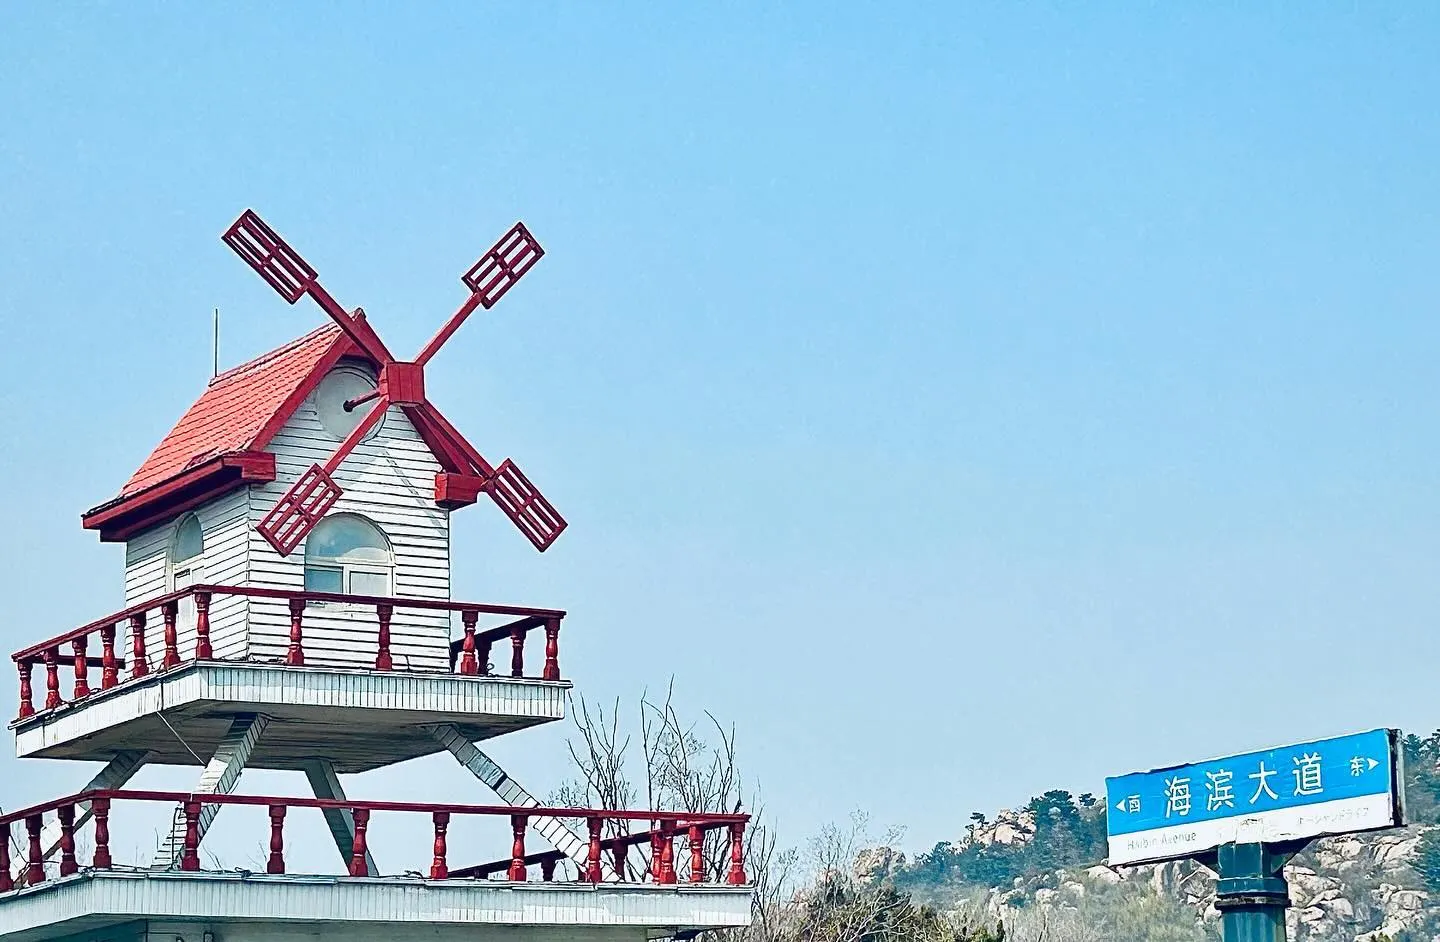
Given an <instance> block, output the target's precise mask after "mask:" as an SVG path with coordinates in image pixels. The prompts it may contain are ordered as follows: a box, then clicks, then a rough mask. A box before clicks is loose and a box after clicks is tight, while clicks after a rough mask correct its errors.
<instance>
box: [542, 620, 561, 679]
mask: <svg viewBox="0 0 1440 942" xmlns="http://www.w3.org/2000/svg"><path fill="white" fill-rule="evenodd" d="M540 678H541V679H542V680H559V679H560V619H558V618H549V619H546V621H545V671H544V673H543V674H541V675H540Z"/></svg>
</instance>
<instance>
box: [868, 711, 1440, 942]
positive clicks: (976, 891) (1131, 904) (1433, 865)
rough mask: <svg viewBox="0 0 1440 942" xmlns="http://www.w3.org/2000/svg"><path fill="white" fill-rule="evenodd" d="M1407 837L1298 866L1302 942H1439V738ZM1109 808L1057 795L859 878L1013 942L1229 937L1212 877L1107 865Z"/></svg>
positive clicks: (1347, 842)
mask: <svg viewBox="0 0 1440 942" xmlns="http://www.w3.org/2000/svg"><path fill="white" fill-rule="evenodd" d="M1405 751H1406V772H1407V776H1406V777H1407V782H1406V796H1407V805H1408V809H1409V820H1410V821H1411V822H1412V823H1411V824H1410V826H1408V827H1405V828H1401V829H1397V830H1393V831H1385V832H1377V833H1371V834H1361V835H1346V836H1340V837H1334V838H1327V839H1324V840H1319V841H1316V842H1315V843H1314V844H1312V845H1311V846H1310V848H1309V849H1308V850H1307V851H1305V852H1304V853H1303V854H1301V855H1299V856H1297V857H1296V858H1295V860H1294V861H1293V862H1292V864H1291V865H1290V866H1289V867H1288V868H1287V870H1286V874H1287V877H1288V879H1289V883H1290V894H1291V904H1292V905H1291V908H1290V910H1289V911H1288V913H1287V920H1288V922H1289V937H1290V939H1291V940H1292V942H1420V940H1425V942H1440V732H1437V733H1436V734H1434V735H1432V736H1430V737H1429V738H1426V739H1421V738H1419V737H1415V736H1411V737H1409V738H1408V739H1407V740H1406V743H1405ZM1104 815H1105V809H1104V802H1101V801H1097V800H1096V799H1095V798H1093V797H1092V796H1090V795H1088V794H1087V795H1081V796H1079V798H1078V799H1077V798H1072V796H1071V795H1070V794H1069V793H1068V792H1063V791H1051V792H1046V793H1045V794H1044V795H1041V796H1039V797H1037V798H1034V799H1032V800H1031V801H1030V802H1029V804H1028V805H1027V806H1026V807H1024V808H1022V809H1019V810H1013V811H1001V812H999V813H998V814H996V815H995V816H994V818H993V819H991V818H988V817H987V816H985V815H981V814H975V815H972V816H971V822H970V824H969V825H968V826H967V827H966V828H965V833H964V834H963V835H962V836H960V837H959V838H957V839H956V840H954V841H946V842H941V843H939V844H937V845H935V847H934V848H933V849H932V850H931V851H929V852H927V853H924V854H921V855H919V856H917V857H916V858H914V859H907V858H906V856H905V855H904V854H902V853H899V852H898V851H895V850H894V849H892V848H889V847H883V846H882V847H875V848H871V849H868V850H865V851H863V852H861V853H860V854H859V855H858V856H857V858H856V860H855V876H856V877H857V878H859V879H860V881H861V882H863V883H867V884H871V885H875V884H882V883H883V884H889V885H893V886H894V887H896V888H897V889H900V890H904V891H906V892H908V893H909V894H910V895H911V896H912V897H914V898H915V899H916V900H917V901H920V902H924V903H928V904H930V905H932V906H934V907H935V908H937V909H939V910H941V911H949V912H956V913H959V914H962V915H964V916H965V917H966V918H968V919H970V920H971V921H972V922H986V923H991V924H993V923H994V922H996V921H999V922H1003V923H1004V924H1005V925H1006V927H1007V936H1008V937H1009V938H1012V939H1020V940H1026V939H1042V938H1043V939H1048V940H1051V942H1091V940H1095V942H1099V940H1101V939H1103V940H1106V942H1132V940H1133V942H1142V940H1143V942H1202V940H1214V939H1218V938H1219V913H1218V912H1217V911H1216V909H1215V906H1214V901H1215V877H1214V875H1213V874H1212V873H1211V872H1210V871H1208V870H1207V869H1205V868H1204V867H1200V866H1198V865H1196V864H1194V863H1190V862H1188V861H1180V862H1171V863H1165V864H1156V865H1148V866H1140V867H1125V868H1118V869H1111V868H1110V867H1108V866H1106V865H1105V862H1104V853H1105V844H1104V835H1105V821H1104Z"/></svg>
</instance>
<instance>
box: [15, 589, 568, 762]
mask: <svg viewBox="0 0 1440 942" xmlns="http://www.w3.org/2000/svg"><path fill="white" fill-rule="evenodd" d="M226 593H229V594H237V595H259V596H262V597H266V598H277V597H278V598H281V599H284V600H286V601H287V602H289V603H290V608H291V612H292V616H293V621H294V624H293V629H292V632H291V650H290V652H289V654H288V655H287V657H286V658H285V659H284V661H282V662H281V663H257V662H254V661H248V660H217V659H215V658H214V657H213V654H212V652H211V651H210V650H209V645H208V641H207V638H206V632H207V629H208V626H207V624H206V620H205V618H204V613H205V612H206V611H207V610H208V607H209V602H210V600H211V599H212V598H213V597H214V596H216V595H220V594H226ZM186 596H192V597H194V598H195V600H196V602H197V605H196V608H197V609H198V610H199V612H200V613H201V617H200V618H198V619H197V620H196V622H195V624H194V625H193V626H192V627H191V628H190V629H189V631H188V632H187V631H185V630H182V629H180V628H179V627H177V625H176V614H175V613H176V611H177V608H178V604H179V601H180V600H181V599H182V598H185V597H186ZM336 600H343V601H344V602H345V603H346V604H348V605H350V606H352V607H353V606H373V607H374V609H375V611H376V616H377V617H376V623H375V635H374V637H375V641H374V645H375V647H374V652H375V653H374V659H375V665H376V666H375V667H374V668H371V669H358V670H357V669H348V668H326V667H310V666H306V663H305V649H304V633H303V623H304V612H305V607H306V605H307V604H309V603H311V602H316V601H319V602H333V601H336ZM407 606H415V607H425V608H438V609H444V610H449V611H455V612H458V613H460V616H461V620H462V622H463V623H464V626H465V628H464V635H463V636H462V637H461V638H459V639H457V640H456V641H455V642H453V643H452V652H451V668H450V670H449V671H416V670H405V669H397V668H396V666H395V665H394V664H393V663H392V659H391V657H390V655H389V652H388V649H387V644H388V640H387V637H386V625H387V623H388V619H389V616H390V614H391V613H393V612H394V611H395V610H396V609H401V608H404V607H407ZM147 611H158V612H159V613H160V615H161V618H162V619H163V620H164V623H165V625H166V629H165V633H164V638H165V642H164V645H163V649H162V650H161V651H160V652H157V653H158V657H155V658H154V659H153V660H154V661H155V662H156V663H154V664H152V663H151V660H152V658H151V656H150V655H149V653H148V652H147V651H146V650H145V648H144V643H143V638H144V625H145V622H146V617H145V616H146V613H147ZM563 617H564V613H563V612H558V611H554V610H548V609H527V608H516V607H513V606H495V605H483V604H480V603H469V602H434V601H421V600H413V599H403V598H378V597H377V598H371V597H360V596H333V595H329V594H326V593H315V592H277V591H275V590H268V589H249V588H244V587H224V586H195V587H192V588H190V589H186V590H184V591H182V592H177V593H173V594H172V595H169V596H165V597H163V598H160V599H156V600H155V601H153V602H150V603H146V605H144V606H136V607H134V608H131V609H127V610H125V611H122V612H116V613H114V614H112V615H108V616H106V617H105V618H103V619H100V620H98V621H95V622H92V623H90V624H89V625H85V626H82V627H80V628H77V629H75V630H74V631H71V632H68V633H66V634H64V635H61V636H59V637H57V638H52V639H50V640H49V641H46V642H42V643H41V644H39V645H34V646H32V647H30V648H26V649H25V650H22V651H19V652H17V653H16V654H14V655H13V656H12V657H13V660H14V661H15V663H16V665H17V667H18V669H19V672H20V709H19V716H18V717H17V719H16V720H15V721H14V722H12V723H11V727H12V728H13V729H14V731H15V740H16V753H17V755H19V756H20V757H38V758H53V759H77V760H86V761H100V762H103V761H108V760H109V759H111V758H113V757H114V756H115V755H116V754H117V753H119V752H122V751H127V750H148V751H149V753H150V758H149V761H152V762H158V763H162V764H178V765H199V764H204V760H205V759H207V758H208V757H209V756H210V755H212V754H213V753H214V750H215V748H216V746H217V745H218V744H219V742H220V740H221V738H222V737H223V736H224V735H225V733H226V731H227V730H228V729H229V727H230V723H231V721H232V720H233V718H234V717H235V716H237V715H242V714H263V715H265V716H267V717H269V719H270V722H269V726H268V728H267V730H266V734H265V736H264V737H263V738H262V739H261V740H259V741H258V742H257V743H256V746H255V751H254V753H253V754H252V755H251V757H250V759H249V761H248V763H247V764H248V765H249V766H250V767H253V768H270V769H299V768H303V767H304V762H305V761H306V760H309V759H313V758H314V757H315V756H316V755H323V756H326V757H327V758H330V759H331V760H332V761H333V762H334V764H335V770H336V771H337V772H339V773H341V774H348V773H354V772H363V771H367V770H369V769H373V768H377V767H379V766H383V765H387V764H390V763H394V762H401V761H404V760H406V759H412V758H416V757H418V756H423V755H428V754H430V753H433V752H436V751H439V749H440V748H441V747H440V745H439V744H438V743H437V742H436V741H435V740H433V739H432V738H430V737H427V736H417V735H416V734H415V733H416V729H417V728H418V727H424V726H429V725H435V726H439V725H447V724H453V725H455V726H456V727H458V728H459V730H460V731H461V733H462V734H463V735H464V736H466V737H467V738H469V739H470V741H471V742H479V741H482V740H485V739H490V738H493V737H495V736H498V735H502V734H504V733H509V732H514V731H516V730H520V729H525V728H527V727H530V726H535V725H538V724H541V723H547V722H553V721H555V720H559V719H563V718H564V716H565V695H566V691H567V690H568V689H569V688H570V686H571V685H570V683H569V682H568V681H565V680H561V679H560V670H559V662H558V655H559V642H558V635H559V626H560V622H561V619H562V618H563ZM487 619H488V620H491V621H496V620H498V621H500V622H501V623H500V624H498V625H495V626H493V627H486V626H484V625H482V620H487ZM126 623H128V624H130V625H131V626H132V627H136V630H134V631H132V632H131V635H130V639H129V644H128V646H125V647H124V648H123V649H120V650H117V647H119V645H117V640H120V641H122V642H123V637H122V636H120V635H119V634H118V631H119V629H120V627H121V626H122V625H125V624H126ZM137 626H138V627H137ZM536 628H542V629H543V633H542V632H535V631H534V629H536ZM532 634H535V635H540V634H543V637H544V642H545V650H544V655H545V656H544V659H543V666H542V667H541V669H540V670H539V671H538V672H535V673H536V675H537V676H526V673H527V671H526V659H525V653H526V642H527V639H528V638H529V637H531V635H532ZM96 636H98V637H99V640H100V644H99V645H93V644H91V643H90V642H91V640H92V639H93V638H95V637H96ZM137 639H138V640H137ZM502 640H508V641H509V642H510V645H509V647H510V665H509V667H510V670H509V672H508V673H507V674H505V675H500V674H497V673H495V672H493V670H492V667H491V665H490V650H491V647H492V645H493V644H494V643H495V642H497V641H502ZM97 647H98V648H99V649H100V650H101V651H102V653H101V656H100V657H99V658H98V659H97V658H93V657H91V656H90V654H89V652H91V651H94V650H96V648H97ZM67 648H68V649H69V650H68V651H66V655H67V656H66V657H65V658H64V659H63V660H62V658H61V652H62V651H63V650H65V649H67ZM71 652H73V656H70V654H71ZM181 652H185V655H187V656H183V657H182V653H181ZM37 666H40V667H43V669H44V683H45V694H44V698H43V700H41V701H40V702H39V703H38V704H37V703H36V699H37V698H36V697H35V695H34V692H33V686H32V680H31V677H32V674H33V671H34V668H35V667H37ZM96 668H98V670H99V677H98V678H94V675H93V674H92V670H94V669H96ZM62 674H66V675H73V677H65V678H63V681H69V683H64V682H63V681H62ZM92 679H98V684H97V686H94V687H92V686H91V683H90V682H91V680H92ZM62 687H63V688H66V689H63V690H62Z"/></svg>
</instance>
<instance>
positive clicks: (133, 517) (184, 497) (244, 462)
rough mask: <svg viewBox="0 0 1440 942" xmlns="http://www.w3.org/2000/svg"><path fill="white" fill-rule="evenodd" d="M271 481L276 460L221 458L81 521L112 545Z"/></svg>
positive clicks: (261, 454) (248, 455) (258, 454)
mask: <svg viewBox="0 0 1440 942" xmlns="http://www.w3.org/2000/svg"><path fill="white" fill-rule="evenodd" d="M273 480H275V456H274V455H272V454H270V453H269V452H265V451H243V452H237V453H234V454H229V455H220V456H219V457H216V458H212V459H211V460H209V461H207V462H205V463H204V464H201V465H197V466H196V467H194V468H191V469H190V470H189V471H186V472H184V473H183V474H179V475H177V476H175V477H172V478H170V479H169V480H168V481H163V482H161V483H160V484H156V485H154V486H153V487H148V488H146V489H145V490H143V491H140V492H138V493H136V494H132V495H130V496H129V497H122V498H120V499H118V500H113V501H111V502H110V503H108V504H102V505H100V506H99V507H96V508H95V509H94V510H90V511H87V512H86V513H84V514H83V515H81V517H80V525H81V526H83V527H84V528H85V529H87V530H99V531H100V541H101V542H103V543H115V542H121V541H124V540H128V539H130V537H132V536H134V535H135V534H137V533H139V532H140V531H142V530H146V529H149V528H150V527H153V526H157V525H159V524H162V523H164V522H166V521H167V520H171V519H174V518H175V517H177V516H179V515H180V514H182V513H184V512H185V511H187V510H191V509H193V508H195V507H198V506H200V505H201V504H203V503H206V502H207V501H210V500H213V499H214V498H216V497H219V496H220V495H222V494H226V493H228V492H230V491H233V490H234V489H235V488H237V487H245V486H247V485H250V484H263V483H268V482H270V481H273Z"/></svg>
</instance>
